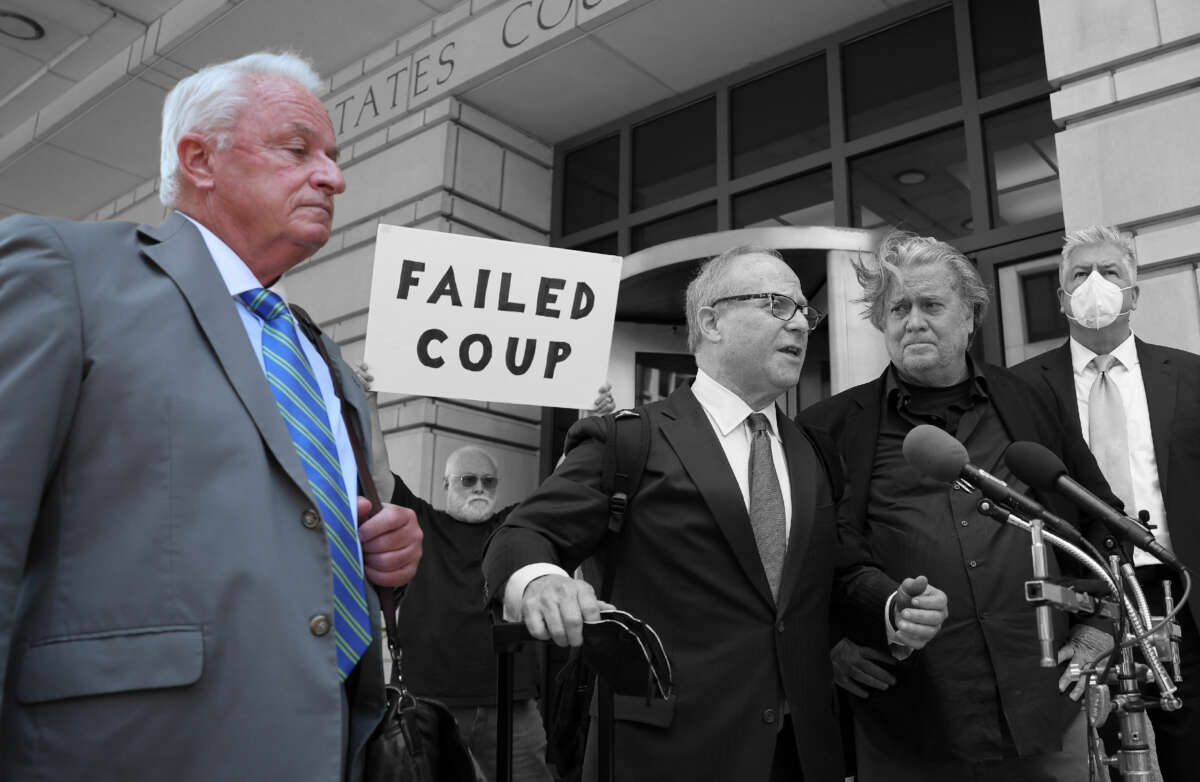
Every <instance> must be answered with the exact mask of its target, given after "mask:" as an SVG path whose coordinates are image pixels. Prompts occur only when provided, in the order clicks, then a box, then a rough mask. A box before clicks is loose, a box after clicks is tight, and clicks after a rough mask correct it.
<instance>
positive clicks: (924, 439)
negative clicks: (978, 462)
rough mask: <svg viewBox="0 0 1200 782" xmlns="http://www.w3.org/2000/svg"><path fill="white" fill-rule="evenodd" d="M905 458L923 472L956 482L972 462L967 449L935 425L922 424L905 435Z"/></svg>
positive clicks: (939, 478)
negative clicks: (963, 469)
mask: <svg viewBox="0 0 1200 782" xmlns="http://www.w3.org/2000/svg"><path fill="white" fill-rule="evenodd" d="M901 450H902V451H903V452H904V459H905V460H906V461H907V462H908V463H909V464H911V465H912V466H913V467H914V468H916V470H917V472H919V473H921V474H922V475H928V476H929V477H930V478H933V479H934V480H937V481H942V482H943V483H954V482H955V481H956V480H958V476H959V475H961V474H962V468H963V467H965V466H966V464H967V462H968V461H970V457H968V456H967V449H966V448H965V447H963V444H962V443H960V442H959V441H958V440H955V439H954V438H953V437H951V436H950V435H948V434H946V433H945V432H943V431H942V430H941V429H938V428H937V427H936V426H931V425H929V424H921V425H920V426H915V427H913V429H912V431H910V432H909V433H908V434H907V435H905V437H904V445H903V446H902V447H901Z"/></svg>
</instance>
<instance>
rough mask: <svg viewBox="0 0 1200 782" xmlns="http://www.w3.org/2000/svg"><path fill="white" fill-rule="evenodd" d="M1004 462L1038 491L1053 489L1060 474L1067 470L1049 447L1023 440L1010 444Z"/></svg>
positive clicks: (1019, 477) (1020, 478)
mask: <svg viewBox="0 0 1200 782" xmlns="http://www.w3.org/2000/svg"><path fill="white" fill-rule="evenodd" d="M1004 463H1005V464H1007V465H1008V469H1010V470H1012V474H1013V475H1015V476H1016V477H1017V478H1018V479H1019V480H1021V481H1023V482H1025V483H1026V484H1028V485H1029V487H1030V488H1032V489H1034V490H1036V491H1052V490H1053V489H1054V483H1055V481H1057V480H1058V476H1060V475H1062V474H1064V473H1066V471H1067V466H1066V465H1065V464H1063V463H1062V459H1060V458H1058V457H1057V456H1055V455H1054V454H1053V453H1051V451H1050V449H1049V448H1047V447H1046V446H1044V445H1040V444H1038V443H1029V442H1024V441H1021V440H1018V441H1017V442H1015V443H1013V444H1012V445H1010V446H1008V450H1007V451H1005V453H1004Z"/></svg>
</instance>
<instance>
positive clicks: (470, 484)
mask: <svg viewBox="0 0 1200 782" xmlns="http://www.w3.org/2000/svg"><path fill="white" fill-rule="evenodd" d="M446 480H448V481H454V482H455V483H457V484H458V485H460V486H462V487H463V488H464V489H474V488H475V484H476V483H481V484H483V490H484V491H492V490H493V489H495V488H496V484H497V483H498V482H499V479H498V478H497V477H496V476H495V475H476V474H475V473H473V472H464V473H463V474H461V475H447V476H446Z"/></svg>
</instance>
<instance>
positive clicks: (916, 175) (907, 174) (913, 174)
mask: <svg viewBox="0 0 1200 782" xmlns="http://www.w3.org/2000/svg"><path fill="white" fill-rule="evenodd" d="M928 178H929V177H928V176H926V175H925V172H924V171H920V170H918V169H915V168H910V169H909V170H907V171H901V172H900V173H899V174H896V181H897V182H899V183H900V184H902V185H919V184H921V183H922V182H924V181H925V180H926V179H928Z"/></svg>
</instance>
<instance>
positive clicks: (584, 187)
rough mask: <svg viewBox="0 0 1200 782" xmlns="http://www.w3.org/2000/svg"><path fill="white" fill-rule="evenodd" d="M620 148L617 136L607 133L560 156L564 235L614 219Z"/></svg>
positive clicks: (615, 215)
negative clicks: (597, 139) (562, 157)
mask: <svg viewBox="0 0 1200 782" xmlns="http://www.w3.org/2000/svg"><path fill="white" fill-rule="evenodd" d="M620 150H621V143H620V139H619V138H618V137H617V136H609V137H608V138H606V139H602V140H600V141H597V142H595V143H593V144H589V145H588V146H586V147H582V148H581V149H577V150H575V151H574V152H568V153H567V154H566V155H565V156H564V159H563V195H562V199H563V200H562V232H563V233H564V234H571V233H574V232H576V231H579V230H582V229H584V228H590V227H591V226H593V225H599V224H600V223H603V222H607V221H608V220H615V219H616V217H617V193H618V190H617V188H618V178H619V175H620V168H621V160H620Z"/></svg>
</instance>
